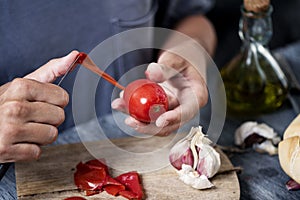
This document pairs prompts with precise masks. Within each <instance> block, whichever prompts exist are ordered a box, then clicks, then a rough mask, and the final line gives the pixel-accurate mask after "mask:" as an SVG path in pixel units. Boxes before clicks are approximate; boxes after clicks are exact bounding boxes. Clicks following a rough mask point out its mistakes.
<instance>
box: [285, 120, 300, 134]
mask: <svg viewBox="0 0 300 200" xmlns="http://www.w3.org/2000/svg"><path fill="white" fill-rule="evenodd" d="M293 136H299V137H300V115H298V116H297V117H296V118H295V119H294V120H293V121H292V123H291V124H290V125H289V126H288V127H287V129H286V130H285V132H284V135H283V139H287V138H290V137H293Z"/></svg>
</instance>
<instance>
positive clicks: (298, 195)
mask: <svg viewBox="0 0 300 200" xmlns="http://www.w3.org/2000/svg"><path fill="white" fill-rule="evenodd" d="M293 97H294V100H295V101H296V102H297V103H298V104H299V105H300V95H299V94H298V95H293ZM209 106H210V105H209V104H208V105H207V107H209ZM205 110H206V109H205V108H204V109H203V111H204V113H205V112H206V111H205ZM207 110H209V109H207ZM297 114H299V113H297V112H296V109H295V108H293V107H292V106H291V105H290V103H289V102H288V101H287V102H286V103H285V104H284V105H283V106H282V107H281V108H280V109H278V110H277V111H276V112H273V113H271V114H267V115H263V116H259V117H255V118H253V119H250V118H247V119H246V118H245V119H241V118H231V117H227V119H226V121H225V124H224V128H223V130H222V134H221V136H220V138H219V140H218V144H219V145H222V146H234V131H235V130H236V128H237V127H238V126H240V125H241V123H242V122H244V121H249V120H254V121H257V122H264V123H266V124H268V125H269V126H271V127H272V128H274V130H275V131H276V132H277V133H278V134H279V135H280V136H282V134H283V132H284V130H285V129H286V127H287V126H288V125H289V123H290V122H291V121H292V120H293V119H294V118H295V117H296V115H297ZM207 116H210V115H209V114H207V113H206V114H204V115H202V112H201V119H200V124H201V125H202V126H203V127H204V128H205V127H208V125H209V122H210V118H209V117H207ZM121 120H122V119H121ZM112 121H114V119H113V118H112V116H107V117H104V118H102V119H98V120H92V121H90V122H87V123H84V124H82V125H80V126H79V127H78V126H77V127H76V128H75V127H74V128H71V129H69V130H67V131H65V132H63V133H61V134H60V135H59V137H58V140H57V141H56V142H55V144H67V143H75V142H80V141H81V139H82V138H81V139H80V138H79V136H78V134H76V132H78V130H84V131H85V132H86V133H95V134H96V133H97V131H95V130H97V128H96V127H98V126H99V123H100V125H101V128H102V129H103V130H104V131H105V130H106V131H109V132H115V133H116V134H115V135H114V136H113V137H115V138H118V137H124V133H123V132H121V131H119V130H118V128H116V125H115V124H112ZM123 128H124V126H123ZM89 139H90V140H93V137H90V138H89ZM228 157H229V159H230V160H231V162H232V163H233V165H234V166H240V167H242V168H243V170H242V172H241V173H240V174H238V178H239V182H240V188H241V199H257V200H266V199H290V200H293V199H295V200H296V199H300V191H288V190H287V189H286V187H285V183H286V182H287V181H288V180H289V177H288V176H287V175H286V174H285V173H284V172H283V170H282V169H281V167H280V165H279V160H278V156H269V155H267V154H259V153H257V152H255V151H254V150H252V149H249V150H248V151H247V152H246V153H229V154H228ZM16 198H17V194H16V185H15V174H14V165H12V166H11V167H10V169H9V170H8V173H7V174H6V176H5V177H4V178H3V179H2V181H1V182H0V199H16Z"/></svg>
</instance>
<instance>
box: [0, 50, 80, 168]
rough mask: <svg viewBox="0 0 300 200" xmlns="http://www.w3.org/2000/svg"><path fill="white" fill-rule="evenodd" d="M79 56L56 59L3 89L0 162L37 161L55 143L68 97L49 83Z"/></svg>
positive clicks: (4, 86)
mask: <svg viewBox="0 0 300 200" xmlns="http://www.w3.org/2000/svg"><path fill="white" fill-rule="evenodd" d="M77 54H78V52H77V51H73V52H71V53H70V54H69V55H67V56H65V57H63V58H59V59H53V60H51V61H50V62H48V63H47V64H45V65H44V66H42V67H41V68H39V69H37V70H36V71H34V72H33V73H31V74H29V75H27V76H26V77H25V78H17V79H14V80H13V81H12V82H9V83H7V84H5V85H3V86H1V87H0V113H1V117H0V163H5V162H15V161H23V160H33V159H38V158H39V156H40V153H41V149H40V146H41V145H46V144H50V143H52V142H53V141H55V139H56V137H57V134H58V130H57V127H58V126H59V125H60V124H61V123H62V122H63V121H64V119H65V114H64V107H65V106H66V105H67V104H68V102H69V96H68V93H67V92H66V91H65V90H64V89H62V88H61V87H59V86H57V85H54V84H51V83H49V82H52V81H54V80H55V79H56V78H57V77H58V76H61V75H63V74H64V73H65V72H66V71H67V68H68V66H69V65H70V64H71V63H72V62H73V60H74V59H75V57H76V55H77Z"/></svg>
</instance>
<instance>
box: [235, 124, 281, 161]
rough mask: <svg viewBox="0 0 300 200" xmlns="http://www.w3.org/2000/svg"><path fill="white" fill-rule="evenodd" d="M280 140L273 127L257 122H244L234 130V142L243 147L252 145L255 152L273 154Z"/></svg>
mask: <svg viewBox="0 0 300 200" xmlns="http://www.w3.org/2000/svg"><path fill="white" fill-rule="evenodd" d="M280 141H281V139H280V137H279V136H278V135H277V133H276V132H275V131H274V129H273V128H271V127H269V126H268V125H267V124H264V123H261V124H258V123H257V122H252V121H249V122H245V123H243V124H242V125H241V126H240V127H239V128H237V130H236V131H235V144H236V145H238V146H241V147H242V148H245V147H253V149H255V150H256V151H257V152H260V153H265V152H267V153H269V154H270V155H275V154H277V153H278V150H277V147H276V145H277V144H278V143H279V142H280Z"/></svg>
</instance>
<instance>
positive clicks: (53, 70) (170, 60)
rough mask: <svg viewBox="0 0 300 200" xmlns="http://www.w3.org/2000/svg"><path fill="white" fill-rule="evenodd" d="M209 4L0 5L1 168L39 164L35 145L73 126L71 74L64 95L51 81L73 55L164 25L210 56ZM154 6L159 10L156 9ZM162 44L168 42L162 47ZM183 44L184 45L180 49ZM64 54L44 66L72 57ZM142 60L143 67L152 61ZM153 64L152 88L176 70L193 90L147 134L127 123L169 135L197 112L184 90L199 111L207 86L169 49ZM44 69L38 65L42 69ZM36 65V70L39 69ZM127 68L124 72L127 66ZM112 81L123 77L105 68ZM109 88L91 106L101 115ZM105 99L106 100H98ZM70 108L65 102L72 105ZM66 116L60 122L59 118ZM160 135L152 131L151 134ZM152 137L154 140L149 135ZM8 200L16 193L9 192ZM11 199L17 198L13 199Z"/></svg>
mask: <svg viewBox="0 0 300 200" xmlns="http://www.w3.org/2000/svg"><path fill="white" fill-rule="evenodd" d="M211 6H212V3H211V1H207V0H202V1H201V0H190V1H184V0H172V1H156V0H153V1H152V0H144V1H140V0H127V1H116V0H109V1H59V0H54V1H51V2H40V1H34V0H32V1H30V2H26V4H25V5H24V3H22V2H19V1H2V2H1V3H0V8H1V10H2V11H3V12H1V14H0V15H1V16H0V19H1V20H0V35H1V39H0V44H1V47H0V52H1V55H2V57H1V59H0V66H1V68H0V71H1V73H0V84H1V87H0V112H1V113H2V117H1V119H0V127H1V129H0V138H1V139H0V163H5V162H16V161H22V160H32V159H38V157H39V156H40V153H41V151H40V146H41V145H46V144H50V143H52V142H53V141H54V140H55V139H56V137H57V134H58V128H57V127H58V126H59V125H60V124H62V123H63V122H64V123H63V124H62V126H61V127H60V130H63V129H66V128H69V127H72V126H73V125H74V122H73V119H72V110H71V105H70V103H69V104H68V102H69V98H70V96H71V95H70V94H72V86H73V84H74V78H75V75H76V72H73V73H71V74H70V75H68V77H67V78H66V79H65V80H64V82H63V88H65V89H63V88H62V87H59V86H57V85H55V84H53V82H54V81H55V80H56V79H57V78H58V77H60V76H62V75H63V74H64V73H65V72H66V70H67V68H68V66H69V65H70V64H71V63H72V62H73V61H74V59H75V57H76V55H77V54H78V52H77V51H72V50H73V49H79V50H80V51H84V52H89V51H90V50H91V49H93V48H94V47H95V46H96V45H97V44H98V43H100V42H101V41H103V40H105V39H107V38H109V37H110V36H112V35H114V34H117V33H119V32H122V31H124V30H129V29H132V28H138V27H145V26H146V27H147V26H153V25H154V26H162V27H166V28H173V29H174V30H177V31H179V32H181V33H184V34H186V35H187V36H189V37H191V38H193V39H194V40H195V41H196V42H198V43H199V44H201V45H202V46H203V47H204V48H205V49H206V50H207V52H208V53H210V54H213V52H214V48H215V45H216V37H215V32H214V29H213V27H212V25H211V24H210V22H209V21H208V20H207V18H206V17H205V16H204V13H205V12H206V11H207V10H208V9H210V7H211ZM156 8H158V10H157V9H156ZM166 42H168V40H167V41H166ZM184 45H185V44H184V43H183V44H182V46H184ZM70 51H72V52H71V53H69V54H68V55H67V56H65V57H62V58H57V59H52V60H50V61H49V62H48V63H46V64H44V65H42V63H44V62H45V60H48V59H49V58H53V57H60V56H61V55H64V54H66V53H67V52H70ZM134 58H136V59H141V58H143V59H144V61H143V62H142V63H145V62H148V61H151V59H152V58H153V57H152V58H151V57H147V58H145V57H143V56H142V55H137V56H134ZM120 59H122V60H123V61H124V60H125V61H126V60H133V63H126V65H124V66H122V67H124V68H125V69H121V70H124V72H126V71H128V70H130V68H132V66H136V65H138V64H140V63H139V61H137V62H135V59H126V58H124V59H123V58H120ZM156 62H157V64H153V65H149V66H148V68H147V70H146V74H147V76H148V78H149V79H151V80H153V81H156V82H165V81H166V80H167V79H168V78H170V76H171V75H170V74H169V72H170V70H169V68H172V69H175V70H177V71H179V72H180V73H181V74H182V75H183V76H184V77H185V78H187V79H190V80H191V84H190V85H189V86H187V87H184V88H176V86H174V84H172V82H170V81H168V82H167V84H168V85H169V86H170V87H172V88H173V89H174V91H177V92H179V93H180V94H179V96H180V95H181V98H182V99H183V102H182V103H181V104H178V102H175V103H173V106H172V109H171V110H170V111H169V112H167V113H165V114H164V115H163V116H161V117H160V119H159V120H157V121H156V124H155V125H152V126H151V128H149V126H146V125H145V124H143V123H141V122H138V121H136V120H134V119H133V118H128V119H127V120H126V123H127V124H128V125H129V126H131V127H133V128H135V129H136V130H137V131H138V132H140V133H148V134H151V131H154V133H155V134H157V135H167V134H169V133H171V132H172V131H174V130H176V129H178V127H179V126H180V122H181V121H188V120H189V119H190V118H191V117H193V115H195V114H196V112H197V111H196V110H197V109H195V107H194V105H189V103H185V102H186V101H188V99H189V94H188V93H189V92H188V91H189V90H190V89H192V90H194V91H197V92H196V96H197V102H198V105H197V108H200V107H201V106H203V105H205V103H206V101H207V96H208V94H207V90H206V85H205V80H204V78H203V77H202V76H200V75H196V74H197V73H195V72H196V71H195V68H194V66H192V65H191V64H190V63H189V62H187V61H186V60H185V59H183V58H182V57H180V56H177V55H175V54H173V53H170V52H168V51H162V52H160V53H159V57H158V59H157V61H156ZM41 65H42V66H41ZM38 66H41V67H38ZM126 67H127V68H126ZM108 70H109V71H108V72H109V73H110V74H111V75H113V76H114V77H115V78H116V79H119V78H120V77H121V76H122V73H120V71H118V70H119V68H117V67H116V68H113V67H111V68H109V69H108ZM111 90H112V89H111V86H109V85H108V84H106V83H104V85H103V86H102V87H101V92H102V93H101V94H96V98H99V96H101V102H99V105H98V107H97V110H98V111H99V113H100V114H99V116H103V115H107V114H109V112H110V111H111V108H110V107H109V105H110V103H111V102H110V96H111ZM102 97H108V98H102ZM70 102H71V101H70ZM112 107H113V108H114V109H118V110H122V109H123V104H122V100H120V99H117V100H115V101H114V102H113V103H112ZM64 109H65V112H66V118H65V115H64ZM157 131H158V132H157ZM154 133H153V134H154ZM10 194H11V195H12V196H14V195H15V194H14V193H13V192H12V193H10ZM14 197H15V196H14Z"/></svg>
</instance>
